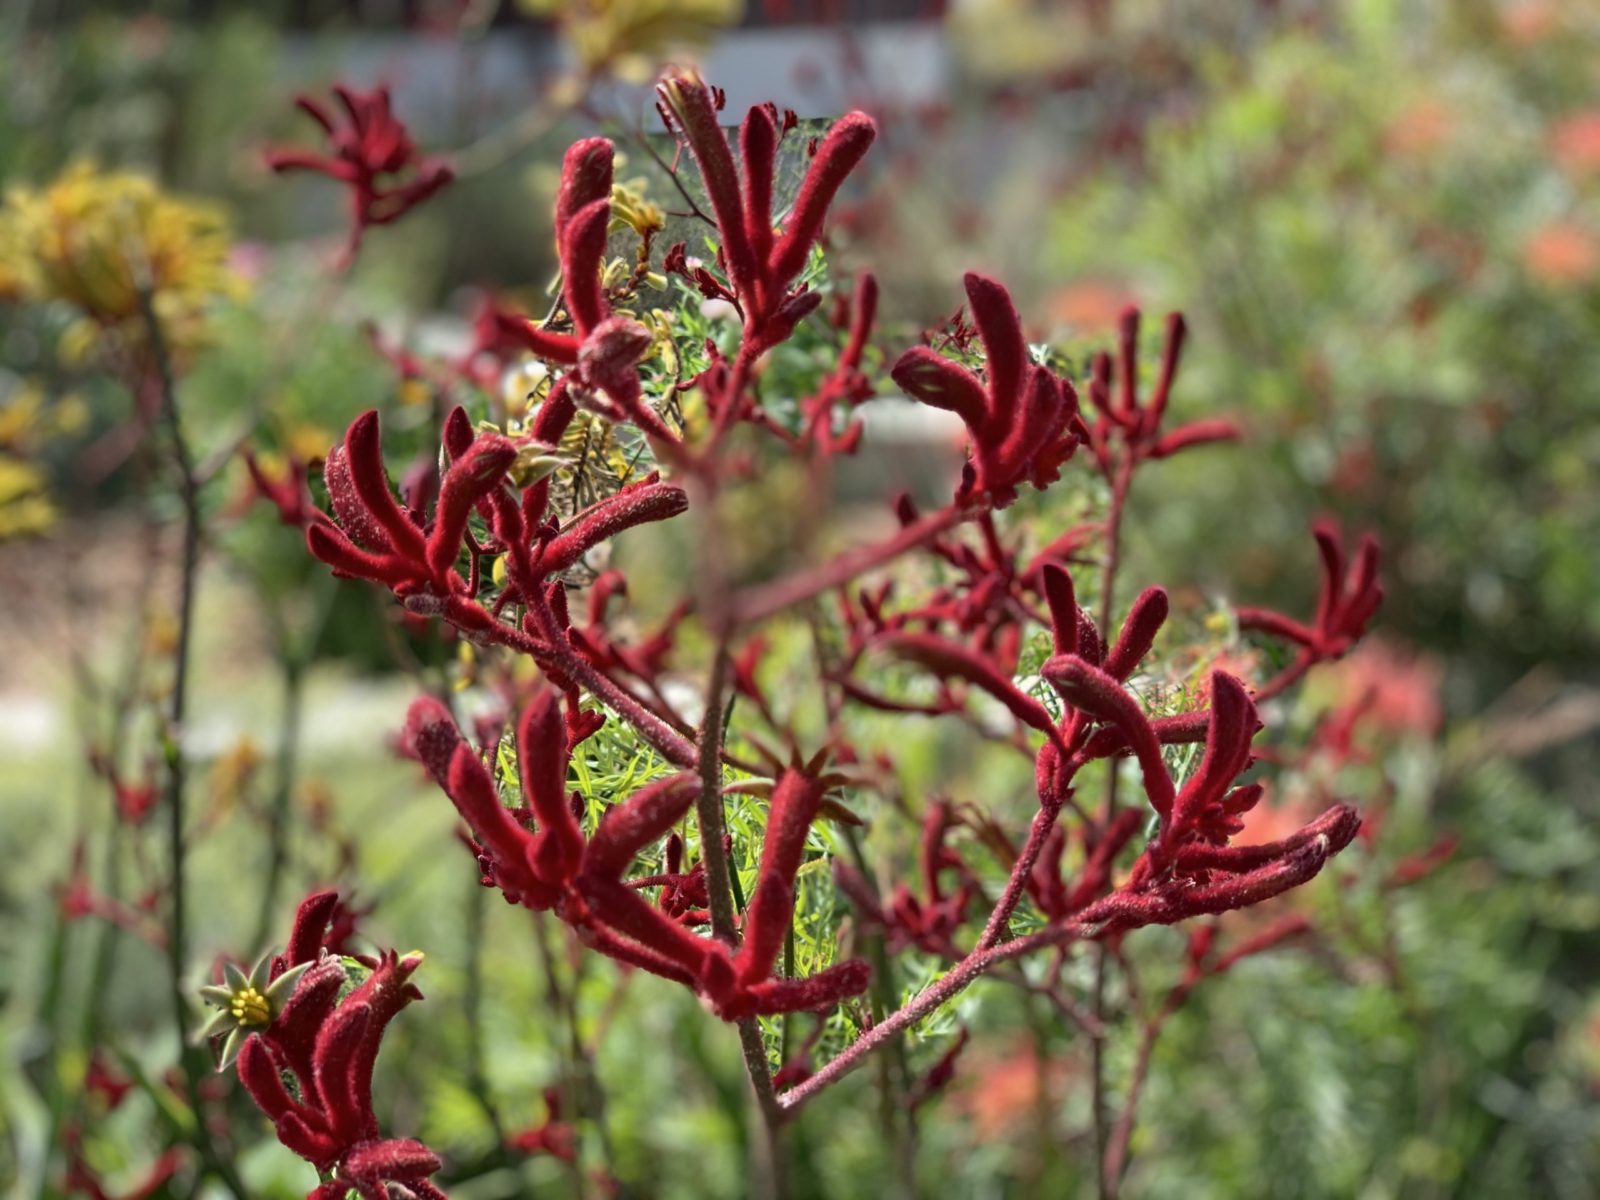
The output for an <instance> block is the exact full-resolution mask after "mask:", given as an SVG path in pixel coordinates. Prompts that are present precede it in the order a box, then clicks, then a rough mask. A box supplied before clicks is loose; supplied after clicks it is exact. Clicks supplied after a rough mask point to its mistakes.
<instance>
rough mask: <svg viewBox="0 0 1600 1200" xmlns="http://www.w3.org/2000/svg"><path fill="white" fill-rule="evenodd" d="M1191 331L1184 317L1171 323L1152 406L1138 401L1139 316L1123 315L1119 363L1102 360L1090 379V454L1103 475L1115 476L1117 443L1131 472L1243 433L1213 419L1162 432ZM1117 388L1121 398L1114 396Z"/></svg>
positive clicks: (1224, 420)
mask: <svg viewBox="0 0 1600 1200" xmlns="http://www.w3.org/2000/svg"><path fill="white" fill-rule="evenodd" d="M1186 329H1187V327H1186V326H1185V325H1184V323H1183V317H1182V316H1181V315H1180V314H1178V313H1173V314H1172V315H1171V316H1169V317H1168V318H1167V342H1166V347H1165V349H1164V350H1163V352H1162V356H1161V374H1160V376H1159V378H1158V379H1157V380H1156V387H1155V391H1154V392H1152V393H1151V395H1150V398H1149V400H1148V401H1141V400H1140V398H1139V310H1138V309H1136V308H1128V309H1126V310H1124V312H1123V314H1122V319H1121V321H1120V322H1119V323H1118V337H1117V359H1116V364H1115V366H1113V364H1112V361H1111V356H1110V355H1109V354H1104V353H1102V354H1097V355H1096V356H1095V359H1094V366H1093V370H1092V371H1091V372H1090V379H1089V389H1088V391H1089V403H1090V404H1091V405H1092V406H1093V407H1094V410H1095V413H1096V416H1095V420H1094V423H1093V424H1092V425H1090V426H1089V448H1090V450H1092V451H1093V452H1094V456H1095V459H1096V461H1097V462H1098V463H1099V464H1100V469H1101V470H1102V471H1103V472H1104V473H1105V474H1106V475H1107V476H1109V475H1111V473H1112V461H1113V458H1114V450H1113V442H1120V443H1121V444H1122V445H1123V446H1124V447H1125V448H1126V451H1127V453H1126V456H1125V459H1124V466H1125V467H1126V468H1127V469H1128V470H1131V469H1132V468H1133V467H1134V466H1135V465H1137V464H1138V463H1140V462H1143V461H1146V460H1150V459H1158V458H1167V457H1169V456H1170V455H1173V454H1176V453H1177V452H1178V451H1180V450H1186V449H1188V448H1189V447H1190V446H1203V445H1205V444H1206V443H1208V442H1227V441H1233V440H1235V439H1236V438H1238V436H1239V427H1238V425H1236V424H1234V422H1232V421H1230V420H1228V419H1227V418H1226V417H1209V418H1206V419H1203V420H1199V421H1194V422H1191V423H1190V424H1188V425H1182V426H1179V427H1178V428H1177V429H1174V430H1173V431H1172V432H1171V433H1167V434H1163V433H1162V432H1161V422H1162V419H1163V418H1164V417H1165V416H1166V412H1167V402H1168V401H1169V400H1170V399H1171V398H1172V382H1173V380H1174V379H1175V378H1176V377H1177V374H1178V359H1179V357H1180V356H1181V355H1182V353H1183V339H1184V334H1185V332H1186ZM1113 386H1115V389H1116V395H1115V396H1113V395H1112V389H1113Z"/></svg>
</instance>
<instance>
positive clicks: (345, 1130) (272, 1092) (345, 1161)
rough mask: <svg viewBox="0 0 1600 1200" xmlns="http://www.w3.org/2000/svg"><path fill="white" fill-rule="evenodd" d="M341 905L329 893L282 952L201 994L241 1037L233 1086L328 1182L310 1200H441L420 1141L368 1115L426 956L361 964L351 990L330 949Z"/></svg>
mask: <svg viewBox="0 0 1600 1200" xmlns="http://www.w3.org/2000/svg"><path fill="white" fill-rule="evenodd" d="M338 899H339V897H338V894H337V893H335V892H318V893H314V894H312V895H310V896H308V897H306V899H305V900H304V901H303V902H302V903H301V905H300V908H299V911H298V912H297V913H296V914H295V923H294V930H293V933H292V934H291V935H290V938H289V947H288V949H287V950H286V951H285V952H284V953H282V954H279V955H269V956H268V957H267V958H266V959H264V960H263V962H262V964H261V965H260V966H258V967H257V969H256V972H255V973H254V974H253V975H252V976H251V977H250V978H249V979H246V978H244V977H243V976H242V975H241V974H240V973H239V972H237V971H236V970H230V973H229V976H228V985H227V987H226V988H223V987H217V988H208V989H205V991H204V992H203V993H202V994H203V995H204V996H205V997H206V999H207V1000H208V1001H209V1002H211V1003H213V1004H219V1005H223V1006H224V1007H223V1009H222V1012H221V1013H220V1014H219V1018H230V1019H232V1020H233V1021H234V1022H235V1025H234V1028H233V1031H232V1032H230V1033H229V1034H228V1039H229V1042H230V1043H233V1042H234V1041H235V1039H236V1038H237V1039H239V1040H238V1043H237V1054H238V1057H237V1068H238V1074H239V1081H240V1082H241V1083H243V1084H244V1087H245V1090H246V1091H247V1092H249V1093H250V1097H251V1099H252V1100H254V1101H255V1102H256V1105H257V1106H258V1107H259V1108H260V1109H261V1111H262V1112H264V1113H265V1114H266V1115H267V1117H268V1118H269V1119H270V1120H271V1121H272V1123H273V1126H274V1128H275V1129H276V1131H277V1134H278V1140H279V1141H280V1142H282V1143H283V1144H284V1145H285V1146H286V1147H288V1148H289V1149H290V1150H293V1151H294V1152H295V1153H296V1154H298V1155H299V1156H300V1157H301V1158H303V1159H305V1160H306V1161H307V1162H309V1163H311V1165H312V1166H314V1167H316V1169H317V1171H318V1172H319V1173H320V1174H321V1175H322V1176H323V1182H322V1183H321V1184H320V1185H319V1186H318V1187H316V1188H315V1189H313V1190H312V1191H311V1193H310V1194H309V1196H308V1198H307V1200H343V1197H344V1196H345V1195H346V1194H347V1193H348V1192H350V1191H352V1190H353V1191H355V1192H357V1193H358V1194H359V1195H360V1196H362V1197H363V1200H392V1198H393V1196H394V1195H395V1194H396V1193H395V1192H394V1191H392V1190H391V1188H390V1185H391V1184H392V1185H395V1186H396V1187H398V1188H402V1189H407V1192H406V1193H402V1194H411V1195H415V1196H418V1197H422V1198H423V1200H438V1198H440V1197H443V1196H444V1192H443V1191H441V1190H440V1189H439V1188H438V1187H436V1186H435V1185H434V1184H433V1183H432V1182H430V1181H429V1178H428V1177H429V1176H430V1175H432V1174H433V1173H434V1172H435V1171H437V1170H438V1169H439V1167H440V1162H439V1157H438V1156H437V1155H436V1154H434V1153H433V1152H432V1151H431V1150H429V1149H428V1148H427V1147H426V1146H424V1145H422V1143H420V1142H417V1141H413V1140H411V1139H409V1138H386V1137H384V1136H383V1135H382V1134H381V1133H380V1132H379V1128H378V1118H377V1116H376V1115H375V1114H374V1112H373V1109H372V1071H373V1067H374V1065H375V1063H376V1062H377V1058H378V1049H379V1044H380V1043H381V1042H382V1040H383V1033H384V1030H385V1028H386V1027H387V1026H388V1024H389V1022H390V1021H391V1020H393V1019H394V1017H395V1015H396V1014H397V1013H399V1011H400V1010H401V1009H402V1008H404V1007H405V1006H406V1005H407V1004H410V1003H411V1002H412V1001H413V1000H420V999H422V993H421V992H419V991H418V990H417V988H416V985H414V984H413V983H411V982H410V979H411V975H412V974H413V973H414V972H415V971H416V969H417V968H418V967H419V966H421V965H422V955H421V954H417V953H413V954H408V955H406V956H404V957H401V956H400V955H398V954H396V953H395V952H394V951H392V950H391V951H386V952H385V953H383V954H381V955H379V956H377V957H376V958H372V959H363V960H359V961H358V965H360V966H361V967H363V968H364V970H365V972H366V975H365V978H364V979H362V980H360V982H358V983H356V984H355V986H354V987H353V988H351V987H350V984H351V978H350V968H348V967H347V966H346V965H345V961H344V960H343V959H341V958H339V957H338V956H336V955H334V954H331V953H329V952H328V951H327V950H326V946H325V943H326V940H327V937H328V935H329V932H330V930H329V926H330V922H331V921H332V920H333V918H334V916H335V913H336V910H337V908H338ZM236 975H237V976H239V978H237V979H236V978H235V976H236ZM258 976H260V977H261V978H262V979H263V980H264V981H265V989H264V990H259V989H258V985H257V984H256V983H255V982H254V981H255V980H256V978H257V977H258ZM283 980H287V981H288V982H287V983H286V984H285V983H281V982H280V981H283ZM224 992H226V997H224V996H223V994H222V993H224ZM241 1035H242V1036H241ZM226 1065H227V1064H226V1062H225V1063H224V1066H226Z"/></svg>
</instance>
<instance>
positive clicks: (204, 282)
mask: <svg viewBox="0 0 1600 1200" xmlns="http://www.w3.org/2000/svg"><path fill="white" fill-rule="evenodd" d="M229 247H230V242H229V231H228V223H227V220H226V218H225V217H224V216H223V214H222V212H221V211H220V210H219V209H217V208H216V207H214V206H211V205H205V204H197V203H193V202H190V201H186V200H179V199H177V198H175V197H173V196H169V195H167V194H166V193H164V192H163V191H161V189H160V188H159V187H157V186H156V184H155V182H154V181H153V180H151V179H149V178H148V177H146V176H144V175H139V174H135V173H133V172H128V171H102V170H101V169H100V168H98V167H96V166H95V165H94V164H93V163H88V162H79V163H76V164H74V165H73V166H71V167H68V168H67V170H66V171H65V172H63V173H62V175H61V176H60V177H59V178H58V179H57V180H56V181H55V182H54V183H52V184H50V185H49V186H48V187H46V188H44V189H42V190H37V191H36V190H33V189H30V188H15V189H13V190H12V191H11V192H10V193H9V194H8V195H7V197H6V202H5V206H4V208H0V287H6V286H9V287H10V288H11V289H13V291H14V293H15V294H16V295H18V296H19V297H20V298H22V299H24V300H31V301H35V302H58V303H65V304H70V305H72V306H73V307H75V308H77V309H78V310H79V312H81V313H82V314H83V317H84V321H83V322H82V323H81V324H80V325H79V326H78V327H76V328H74V329H73V330H71V331H69V333H68V335H67V337H66V338H65V339H64V345H63V352H64V353H67V354H84V353H88V352H89V351H91V350H92V349H93V348H94V347H95V346H96V345H97V344H98V342H99V339H100V336H101V334H103V333H104V332H105V331H107V330H117V331H119V332H121V333H122V334H123V335H124V336H128V337H131V338H133V339H135V340H137V339H138V337H139V336H140V335H139V328H140V326H139V321H140V318H141V312H140V304H139V293H140V290H141V288H142V287H148V288H149V289H150V291H151V294H152V299H153V304H154V306H155V310H156V313H157V315H158V316H159V317H160V318H161V321H162V327H163V332H164V333H165V335H166V337H167V339H168V341H169V343H170V344H171V346H172V347H173V349H174V350H175V351H181V350H186V349H190V348H192V347H194V346H196V345H198V344H200V343H201V342H203V341H204V338H205V327H206V313H207V310H208V308H209V307H210V305H211V304H212V302H214V301H215V300H217V299H219V298H222V297H226V296H234V295H238V294H240V292H241V291H242V290H243V281H242V280H241V279H240V278H239V276H237V275H236V274H235V273H234V272H233V271H232V270H230V269H229V266H228V251H229ZM6 280H10V283H9V285H8V284H7V283H5V282H4V281H6Z"/></svg>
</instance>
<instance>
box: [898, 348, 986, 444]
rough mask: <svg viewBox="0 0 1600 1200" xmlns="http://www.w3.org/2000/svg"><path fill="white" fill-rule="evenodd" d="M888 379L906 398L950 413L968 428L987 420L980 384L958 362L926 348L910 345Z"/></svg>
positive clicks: (976, 378)
mask: <svg viewBox="0 0 1600 1200" xmlns="http://www.w3.org/2000/svg"><path fill="white" fill-rule="evenodd" d="M889 375H890V378H892V379H893V380H894V381H895V383H896V384H897V385H898V386H899V387H900V389H901V390H902V391H904V392H905V393H906V394H907V395H909V396H914V397H915V398H916V399H918V400H921V401H922V402H923V403H924V404H928V405H932V406H933V407H934V408H942V409H944V410H945V411H946V412H953V413H955V414H956V416H958V417H960V418H961V419H962V421H964V422H965V423H966V425H967V427H968V428H969V429H981V428H983V426H984V423H985V421H987V419H988V396H987V394H986V393H985V391H984V388H983V384H982V382H981V381H980V380H979V379H978V377H977V376H976V375H974V374H973V373H972V372H971V371H969V370H967V369H966V368H965V367H963V366H961V365H960V364H959V363H955V362H952V361H950V360H949V359H948V358H946V357H944V355H942V354H940V353H938V352H937V351H936V350H931V349H929V348H928V347H927V346H913V347H911V349H909V350H907V351H906V352H905V353H904V354H902V355H901V356H900V357H899V359H898V360H896V362H895V364H894V366H893V368H891V370H890V372H889Z"/></svg>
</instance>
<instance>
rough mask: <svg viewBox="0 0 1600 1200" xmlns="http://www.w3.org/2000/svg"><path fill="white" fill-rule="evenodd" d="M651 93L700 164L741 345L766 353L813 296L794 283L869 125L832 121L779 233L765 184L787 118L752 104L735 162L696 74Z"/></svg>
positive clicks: (855, 117) (871, 132)
mask: <svg viewBox="0 0 1600 1200" xmlns="http://www.w3.org/2000/svg"><path fill="white" fill-rule="evenodd" d="M657 91H658V93H659V96H660V100H659V103H658V104H657V108H658V109H659V110H660V112H661V115H662V118H663V120H665V121H666V123H667V125H668V128H669V129H674V130H676V131H678V132H681V133H682V135H683V139H684V141H685V142H687V144H688V146H689V149H690V151H691V152H692V153H693V155H694V158H695V161H696V163H697V164H698V165H699V167H700V176H701V178H702V180H704V182H705V188H706V194H707V195H708V196H709V197H710V200H711V211H712V215H713V216H714V217H715V219H716V223H717V228H718V230H719V232H720V234H721V238H720V248H719V258H720V260H721V266H722V269H723V272H724V273H725V275H726V277H727V280H728V283H729V285H730V287H729V288H728V289H726V292H725V294H726V295H728V296H729V298H731V299H733V300H734V301H735V302H736V303H737V304H738V305H739V308H740V312H741V315H742V317H743V320H744V333H745V341H746V345H747V347H748V349H749V350H750V351H751V352H755V353H758V352H760V351H762V350H766V349H768V348H770V347H772V346H775V345H777V344H778V343H779V342H781V341H784V340H785V339H786V338H788V337H789V335H790V334H791V333H792V332H793V331H794V328H795V326H796V325H797V324H799V322H800V321H802V320H803V319H805V317H806V316H808V315H809V314H810V313H812V312H813V311H815V309H816V307H817V305H818V304H819V303H820V302H821V299H822V297H821V295H820V294H819V293H816V292H812V291H809V290H807V289H806V288H805V287H804V286H800V287H795V286H794V280H795V278H796V276H798V275H799V274H800V272H801V269H802V268H803V267H804V266H805V265H806V260H807V258H808V256H809V255H810V252H811V247H812V246H813V245H814V244H815V243H816V241H817V239H818V238H820V237H821V236H822V226H823V222H824V220H825V219H826V217H827V212H828V208H829V206H830V205H831V204H832V203H833V200H834V197H835V196H836V195H837V194H838V192H839V189H840V187H841V186H843V184H844V181H845V179H846V178H847V177H848V176H849V175H850V173H851V172H852V171H853V170H854V169H855V168H856V166H857V164H859V163H860V161H861V159H862V158H863V157H864V156H865V154H866V152H867V150H868V148H869V147H870V146H871V145H872V142H873V140H874V139H875V138H876V137H877V126H876V125H875V124H874V123H873V121H872V118H871V117H869V116H867V115H866V114H865V113H860V112H852V113H846V114H845V115H844V116H843V117H840V118H839V120H837V121H835V122H834V124H833V127H832V128H831V129H829V130H828V133H827V136H826V137H824V138H823V139H822V142H821V143H820V144H819V145H818V147H817V152H816V154H815V155H814V156H813V157H812V159H811V165H810V166H809V167H808V168H807V170H806V175H805V179H804V180H803V181H802V182H801V185H800V191H799V194H798V195H797V196H796V197H795V201H794V204H793V205H792V206H791V207H790V209H789V212H788V215H787V217H786V218H785V220H784V223H783V227H782V229H781V231H780V230H778V229H776V228H775V221H776V214H775V213H774V212H773V194H774V186H773V185H774V176H775V173H776V170H777V153H778V143H779V142H780V141H781V140H782V138H783V136H784V134H785V133H786V132H788V130H789V128H790V122H789V121H788V120H785V119H781V118H780V114H779V113H778V110H777V109H776V108H775V107H773V106H772V105H770V104H758V105H755V106H754V107H752V108H751V109H750V111H749V112H748V113H746V114H745V119H744V123H743V124H742V125H741V126H740V129H739V158H738V164H737V166H736V165H735V161H734V155H733V150H732V147H731V146H730V145H729V143H728V138H727V135H726V134H725V133H724V132H723V130H722V124H721V122H720V121H719V120H718V118H717V109H718V107H719V106H718V103H717V98H716V96H715V95H714V94H713V89H711V88H710V87H708V86H707V85H706V84H705V82H704V81H702V80H701V79H699V78H698V77H697V76H693V75H679V76H674V77H672V78H669V79H668V80H667V81H666V82H664V83H663V84H662V85H661V86H660V87H659V88H658V89H657ZM677 265H680V266H682V264H677Z"/></svg>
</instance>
